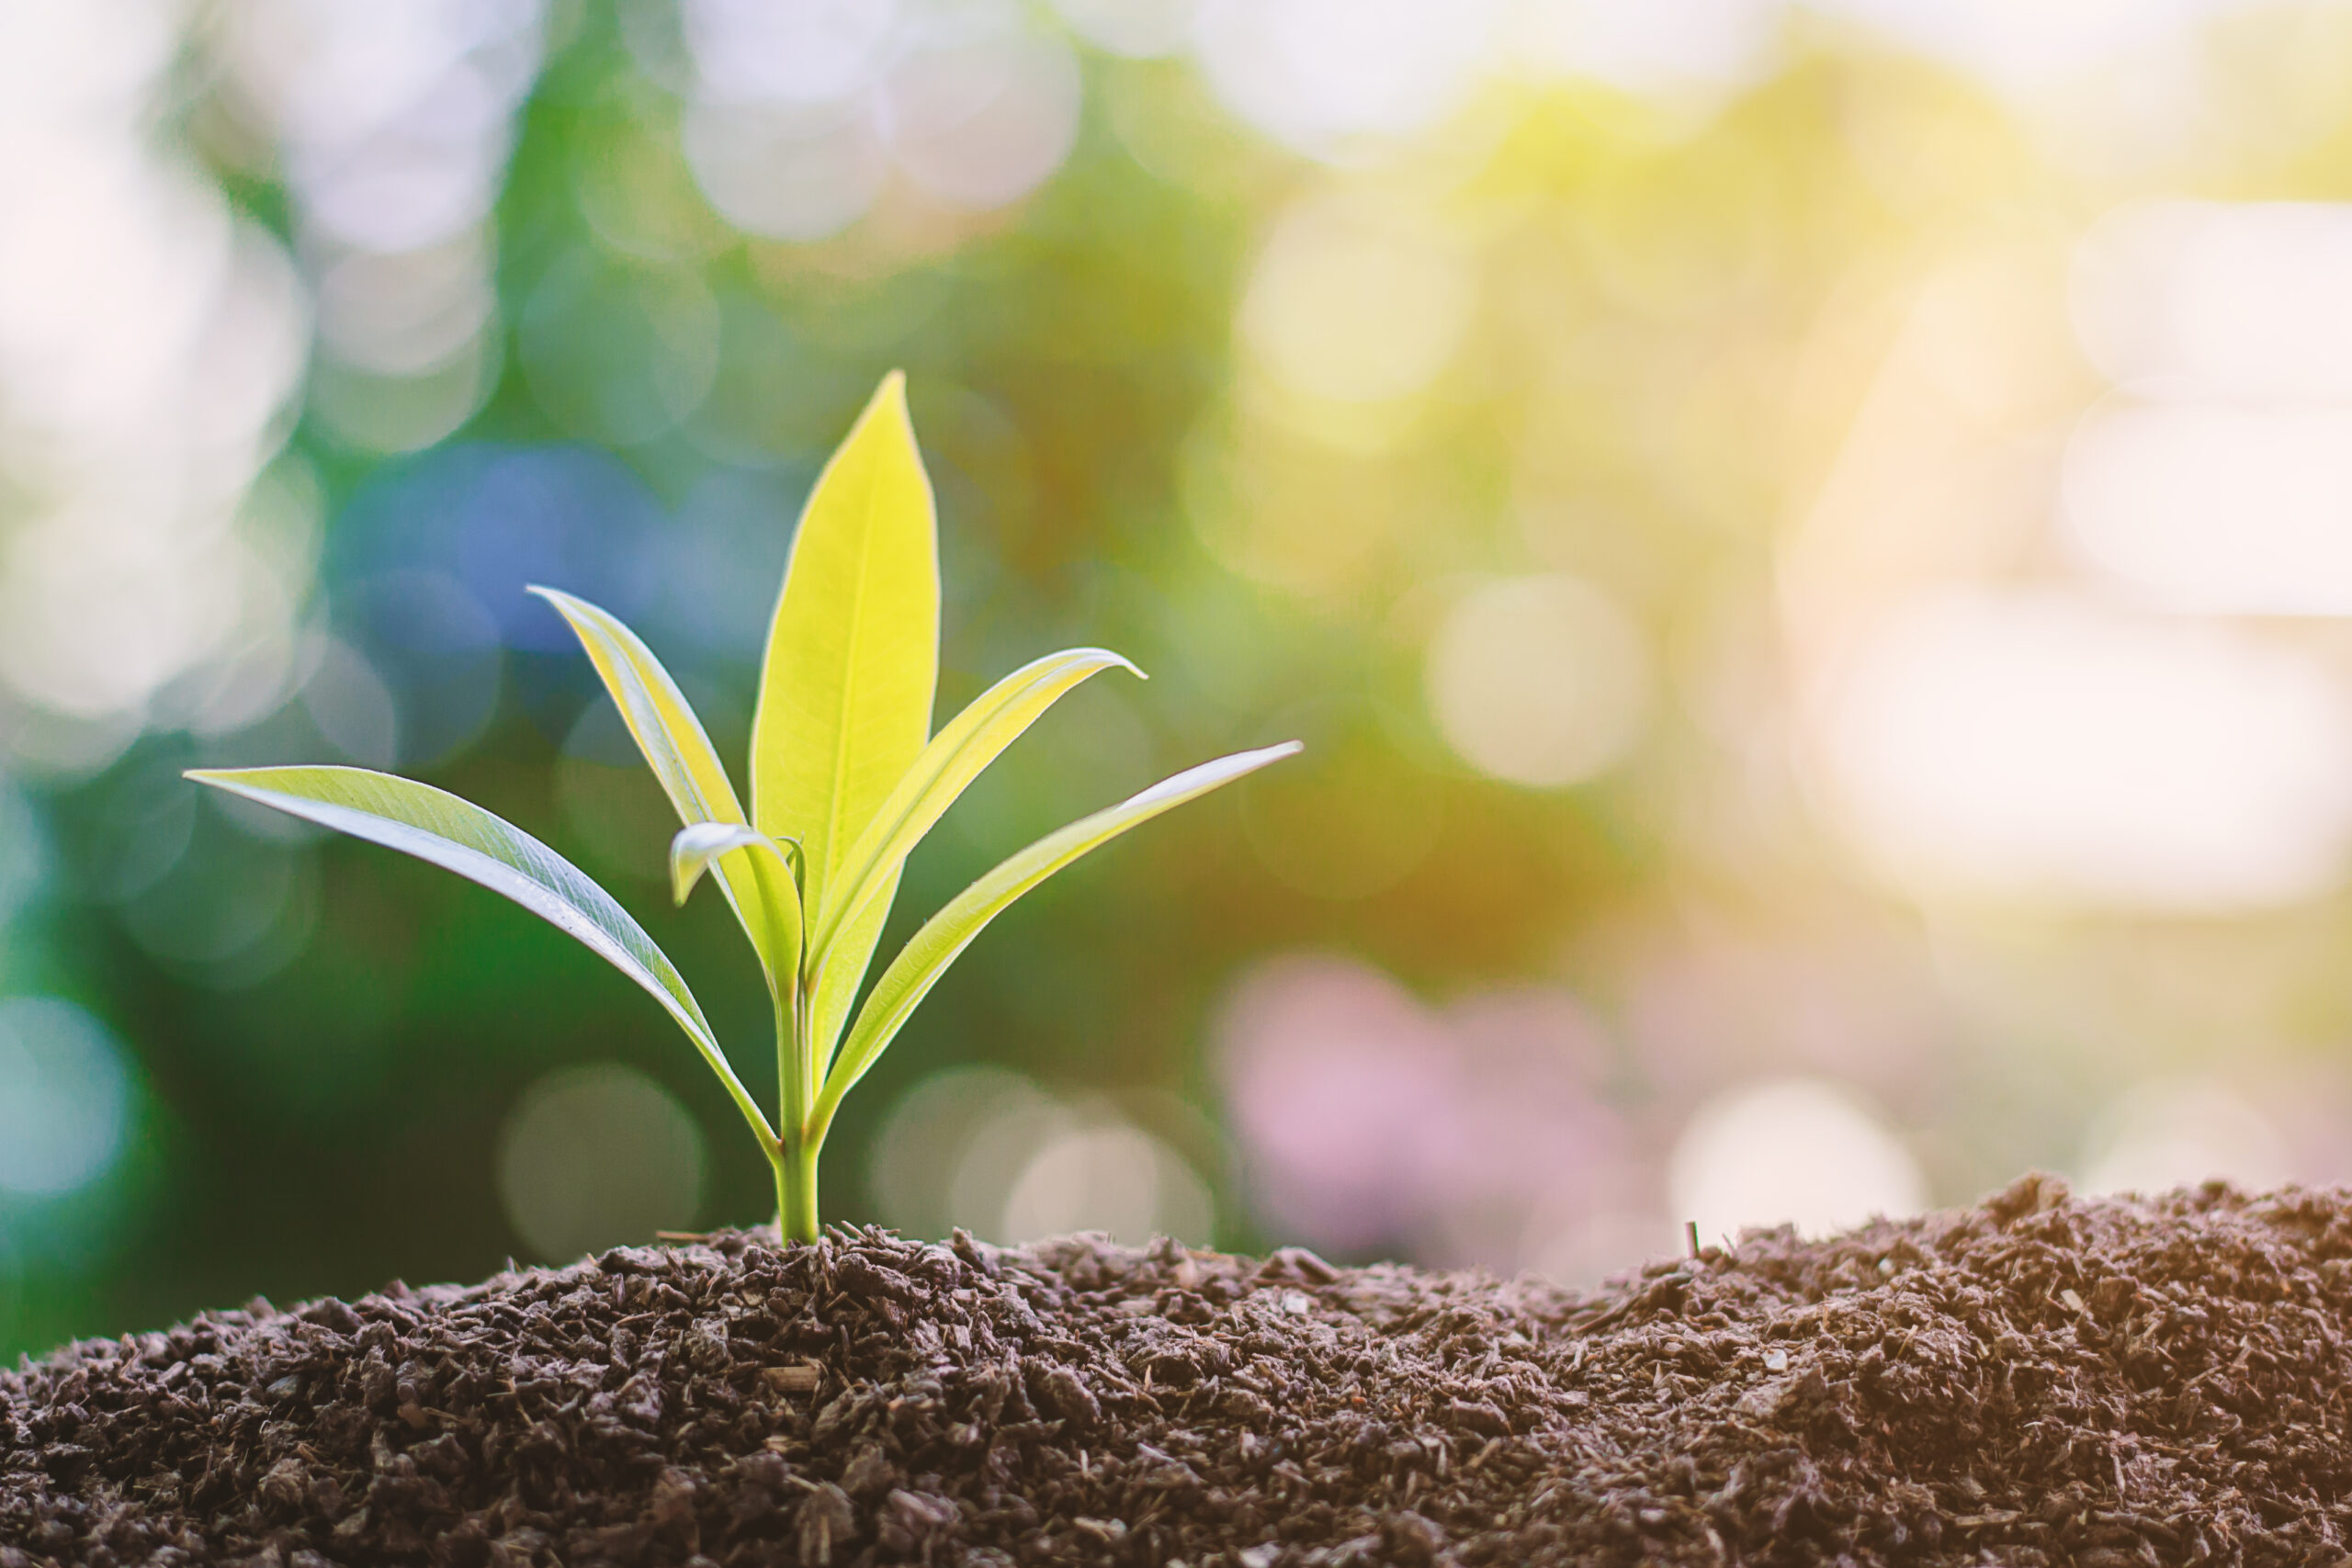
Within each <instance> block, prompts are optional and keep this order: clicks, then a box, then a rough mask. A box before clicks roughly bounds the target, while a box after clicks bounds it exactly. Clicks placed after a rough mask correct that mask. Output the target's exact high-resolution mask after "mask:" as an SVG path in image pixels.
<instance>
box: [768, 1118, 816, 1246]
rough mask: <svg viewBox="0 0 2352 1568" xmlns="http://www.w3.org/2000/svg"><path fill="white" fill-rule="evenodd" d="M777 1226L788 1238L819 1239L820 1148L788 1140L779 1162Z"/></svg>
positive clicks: (789, 1239) (799, 1141) (777, 1160)
mask: <svg viewBox="0 0 2352 1568" xmlns="http://www.w3.org/2000/svg"><path fill="white" fill-rule="evenodd" d="M775 1213H776V1228H777V1229H778V1230H780V1231H782V1232H783V1233H784V1239H785V1240H786V1241H814V1240H816V1239H817V1149H816V1145H813V1144H809V1143H804V1142H802V1141H801V1140H799V1139H798V1138H794V1139H791V1140H789V1141H787V1142H786V1145H785V1146H784V1148H783V1150H782V1151H781V1152H780V1153H779V1154H778V1155H777V1156H776V1162H775Z"/></svg>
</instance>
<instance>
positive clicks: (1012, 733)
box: [810, 648, 1143, 974]
mask: <svg viewBox="0 0 2352 1568" xmlns="http://www.w3.org/2000/svg"><path fill="white" fill-rule="evenodd" d="M1114 666H1116V667H1117V668H1119V669H1122V670H1125V671H1129V672H1131V673H1133V674H1134V675H1135V676H1136V678H1137V679H1138V680H1140V679H1142V678H1143V671H1140V670H1137V669H1136V667H1135V666H1134V665H1132V664H1130V663H1128V662H1127V661H1126V660H1124V659H1122V658H1120V657H1119V656H1118V655H1117V654H1115V653H1112V652H1110V651H1108V650H1107V649H1100V648H1075V649H1068V650H1066V651H1064V652H1061V653H1049V654H1047V655H1046V657H1045V658H1043V659H1040V660H1035V662H1033V663H1030V664H1027V665H1024V666H1023V667H1022V668H1021V669H1019V670H1016V671H1013V672H1012V674H1010V675H1007V676H1006V677H1005V678H1004V679H1003V680H1001V681H999V682H997V683H996V684H995V685H993V686H990V687H989V689H988V690H987V691H986V692H983V693H982V694H980V695H979V696H978V697H976V698H975V699H973V701H972V704H971V705H970V706H968V707H967V708H966V709H965V710H964V711H963V712H962V713H959V714H957V715H956V716H955V717H954V718H953V719H951V720H950V721H949V722H948V723H947V724H946V726H945V727H944V728H942V729H941V730H940V732H939V733H938V734H937V735H934V736H933V737H932V738H931V744H930V745H928V746H926V747H924V748H923V749H922V755H920V756H918V757H917V758H916V759H915V761H914V765H913V766H912V767H910V768H909V769H908V770H907V772H906V775H905V776H904V777H903V778H901V779H900V780H899V784H898V787H897V788H896V789H893V790H892V791H891V792H890V796H889V798H888V800H885V801H884V802H883V803H882V806H881V808H880V809H879V810H877V811H876V812H875V814H874V820H873V821H871V822H869V823H867V824H866V827H865V832H863V833H861V834H859V835H858V840H857V843H856V845H855V847H854V848H853V849H852V850H851V851H850V852H849V855H848V857H847V858H846V859H845V860H844V861H843V863H842V864H843V867H844V872H843V878H842V881H841V882H839V883H837V884H836V885H835V888H836V890H837V892H838V894H839V897H835V898H834V899H833V900H832V902H831V906H830V907H829V908H823V909H820V910H819V911H818V913H817V920H816V932H815V935H814V937H813V938H812V939H811V941H810V950H811V953H812V954H813V958H812V962H813V963H814V964H816V965H817V968H818V971H819V972H820V974H821V973H822V972H823V968H824V964H825V957H826V952H827V950H828V949H829V948H830V947H831V943H832V942H833V939H834V935H835V933H836V932H838V931H841V930H842V928H843V927H844V926H845V925H847V924H848V923H849V922H850V921H853V920H854V919H856V918H857V917H858V916H859V915H862V914H864V913H865V909H866V908H867V907H868V906H869V904H870V903H871V902H872V901H873V900H874V899H876V898H877V897H879V896H880V894H881V891H882V887H883V885H884V884H885V882H887V881H888V879H889V878H890V877H891V876H892V874H895V873H896V872H897V871H898V869H899V866H901V865H902V864H904V863H905V862H906V858H907V856H909V855H910V854H911V853H913V852H914V848H915V846H916V845H917V844H919V843H921V842H922V837H923V835H924V834H926V833H928V832H930V831H931V829H932V828H933V825H935V824H936V823H937V822H938V821H939V818H940V817H941V816H942V815H943V814H944V812H945V811H946V810H947V808H948V807H950V806H952V805H954V804H955V802H956V796H958V795H962V794H963V793H964V791H965V790H966V789H967V787H969V786H970V784H971V783H972V781H973V780H974V779H976V778H978V776H979V775H980V772H981V770H982V769H984V768H986V767H987V766H988V765H989V763H990V762H992V761H996V759H997V757H998V756H999V755H1000V754H1001V753H1002V752H1003V750H1004V749H1005V748H1006V747H1008V746H1010V745H1012V742H1013V741H1014V740H1016V739H1019V738H1020V736H1021V734H1022V732H1023V730H1025V729H1027V728H1029V727H1030V726H1031V725H1033V724H1035V722H1036V721H1037V719H1038V718H1039V717H1040V716H1042V715H1043V714H1044V713H1045V711H1046V709H1047V708H1049V707H1051V706H1053V705H1054V704H1055V703H1056V702H1057V701H1059V700H1060V698H1061V697H1062V695H1063V694H1065V693H1067V692H1069V691H1070V690H1072V689H1073V688H1075V687H1076V686H1077V685H1078V684H1079V683H1080V682H1082V681H1084V680H1086V679H1087V678H1088V677H1089V676H1091V675H1095V674H1098V673H1100V672H1101V671H1105V670H1108V669H1111V668H1113V667H1114Z"/></svg>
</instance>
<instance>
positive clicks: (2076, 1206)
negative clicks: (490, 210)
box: [0, 1178, 2352, 1568]
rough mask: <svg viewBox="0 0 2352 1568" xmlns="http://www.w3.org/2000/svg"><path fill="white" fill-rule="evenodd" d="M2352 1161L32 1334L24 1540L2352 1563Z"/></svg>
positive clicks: (698, 1567)
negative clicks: (1630, 1261) (1871, 1217)
mask: <svg viewBox="0 0 2352 1568" xmlns="http://www.w3.org/2000/svg"><path fill="white" fill-rule="evenodd" d="M2348 1308H2352V1193H2346V1192H2341V1191H2328V1192H2318V1191H2302V1190H2289V1191H2286V1192H2283V1193H2280V1194H2277V1195H2274V1196H2270V1197H2264V1198H2248V1197H2245V1196H2242V1195H2240V1194H2237V1193H2234V1192H2232V1191H2229V1190H2225V1189H2222V1188H2221V1187H2219V1186H2214V1187H2210V1188H2207V1189H2205V1190H2201V1191H2199V1192H2194V1193H2183V1194H2177V1195H2175V1196H2173V1197H2170V1198H2167V1199H2165V1200H2162V1201H2154V1202H2148V1203H2137V1202H2106V1201H2101V1202H2076V1201H2071V1200H2069V1199H2068V1198H2067V1197H2066V1195H2065V1190H2064V1187H2062V1186H2061V1185H2059V1184H2058V1183H2056V1182H2055V1181H2052V1180H2050V1179H2033V1178H2029V1179H2026V1180H2024V1181H2021V1182H2019V1183H2018V1184H2017V1185H2016V1186H2014V1187H2012V1188H2010V1189H2009V1190H2007V1191H2005V1192H2003V1193H2001V1194H1999V1195H1998V1196H1996V1197H1995V1198H1993V1199H1992V1200H1990V1201H1988V1202H1986V1203H1985V1206H1984V1207H1982V1208H1979V1209H1973V1210H1964V1211H1958V1212H1954V1213H1942V1214H1935V1215H1930V1216H1928V1217H1927V1218H1924V1219H1921V1220H1917V1221H1911V1222H1905V1223H1900V1224H1891V1223H1882V1224H1873V1225H1871V1226H1870V1227H1868V1228H1867V1229H1865V1230H1862V1231H1860V1232H1858V1233H1856V1234H1854V1235H1848V1236H1843V1237H1840V1238H1838V1239H1837V1240H1834V1241H1829V1242H1825V1243H1815V1244H1806V1243H1800V1242H1798V1241H1796V1240H1794V1239H1793V1238H1792V1237H1791V1236H1790V1235H1786V1234H1785V1233H1778V1234H1770V1235H1766V1234H1759V1233H1751V1234H1750V1235H1748V1236H1747V1237H1746V1238H1745V1239H1743V1240H1742V1241H1741V1243H1740V1244H1739V1246H1738V1247H1737V1249H1736V1252H1733V1253H1728V1254H1726V1253H1718V1252H1710V1253H1709V1254H1707V1255H1706V1256H1705V1257H1704V1258H1701V1259H1698V1260H1695V1261H1691V1262H1687V1263H1681V1264H1676V1265H1670V1266H1658V1267H1654V1268H1652V1269H1648V1270H1646V1271H1645V1273H1643V1274H1642V1275H1640V1276H1639V1277H1637V1278H1634V1279H1632V1280H1627V1281H1624V1282H1623V1283H1622V1284H1620V1285H1617V1286H1615V1287H1612V1288H1611V1289H1609V1290H1606V1291H1604V1292H1601V1293H1600V1294H1599V1295H1596V1296H1586V1297H1577V1296H1571V1295H1567V1294H1565V1293H1560V1292H1554V1291H1551V1290H1549V1289H1547V1288H1544V1287H1542V1286H1538V1285H1533V1284H1529V1283H1517V1284H1498V1283H1496V1282H1495V1281H1493V1280H1488V1279H1485V1278H1482V1277H1478V1276H1474V1275H1461V1274H1430V1273H1419V1272H1416V1271H1413V1270H1410V1269H1397V1268H1388V1267H1384V1268H1375V1269H1334V1268H1332V1267H1330V1266H1329V1265H1326V1264H1324V1263H1322V1262H1321V1261H1320V1260H1318V1259H1317V1258H1313V1257H1312V1256H1310V1255H1307V1254H1305V1253H1298V1252H1284V1253H1277V1254H1275V1255H1274V1256H1273V1257H1272V1258H1268V1259H1264V1260H1262V1261H1261V1260H1255V1259H1250V1258H1230V1257H1224V1256H1219V1255H1214V1254H1202V1253H1188V1252H1185V1251H1182V1250H1181V1249H1179V1248H1177V1247H1173V1246H1171V1245H1169V1244H1165V1243H1163V1244H1161V1245H1159V1246H1158V1247H1153V1248H1151V1249H1150V1250H1148V1251H1141V1252H1138V1251H1133V1250H1122V1249H1119V1248H1115V1247H1109V1246H1105V1245H1098V1244H1096V1243H1094V1242H1091V1241H1088V1240H1084V1239H1080V1240H1075V1241H1065V1242H1055V1243H1048V1244H1045V1245H1042V1246H1039V1247H1031V1248H1024V1249H1020V1250H1014V1251H998V1250H995V1249H993V1248H990V1247H984V1246H980V1245H977V1244H975V1243H972V1242H970V1241H969V1240H967V1239H965V1238H962V1237H959V1238H958V1239H957V1240H956V1243H955V1245H954V1246H952V1247H942V1246H929V1247H926V1246H920V1245H917V1244H915V1243H912V1242H907V1241H901V1240H899V1239H897V1238H895V1237H892V1236H889V1235H884V1234H882V1233H878V1232H859V1233H846V1232H845V1233H841V1234H838V1235H835V1236H833V1237H832V1238H831V1239H829V1240H827V1241H824V1242H821V1243H820V1244H818V1245H816V1246H813V1247H793V1248H788V1249H785V1250H781V1251H779V1250H778V1249H777V1248H776V1247H775V1246H773V1245H772V1244H770V1243H769V1242H767V1241H765V1240H763V1239H761V1238H760V1237H758V1236H756V1235H722V1236H718V1237H714V1238H712V1240H711V1241H710V1242H709V1243H708V1245H695V1246H687V1247H677V1248H673V1249H664V1250H656V1249H643V1248H621V1249H619V1250H616V1251H614V1252H609V1253H606V1254H605V1256H603V1257H602V1258H596V1259H594V1260H593V1261H583V1262H582V1263H579V1264H577V1265H575V1266H573V1267H571V1268H570V1269H560V1270H554V1271H539V1270H533V1271H527V1272H522V1273H512V1274H503V1275H501V1276H499V1277H498V1278H497V1279H495V1280H491V1281H490V1282H488V1283H487V1284H483V1285H478V1286H475V1287H473V1288H470V1289H465V1290H459V1289H455V1288H448V1287H435V1288H433V1289H430V1290H422V1291H410V1290H406V1289H403V1288H401V1287H398V1286H395V1287H393V1288H391V1289H390V1290H388V1291H386V1292H384V1293H382V1294H380V1295H376V1296H370V1297H368V1299H366V1300H364V1301H360V1302H356V1303H350V1304H348V1305H346V1304H345V1303H340V1302H334V1301H327V1302H319V1303H312V1304H311V1305H309V1306H305V1307H301V1308H298V1309H297V1310H295V1311H293V1312H291V1313H279V1312H276V1311H273V1310H271V1309H270V1308H269V1307H268V1306H267V1304H266V1303H254V1305H253V1306H252V1307H250V1308H249V1309H248V1310H246V1311H244V1312H232V1313H224V1314H219V1315H217V1316H211V1317H205V1318H200V1319H198V1321H197V1322H195V1323H193V1324H190V1325H187V1326H186V1327H182V1328H176V1329H174V1330H172V1331H170V1332H169V1333H164V1334H144V1335H136V1336H131V1337H126V1338H125V1339H123V1340H121V1341H119V1342H113V1341H107V1342H96V1343H90V1344H84V1345H78V1346H74V1347H73V1348H69V1349H67V1350H65V1351H62V1352H61V1353H60V1354H58V1355H57V1356H55V1357H53V1358H51V1359H49V1360H47V1361H45V1362H42V1363H40V1364H38V1365H32V1366H28V1367H27V1368H26V1369H25V1370H23V1371H20V1372H17V1373H13V1374H6V1375H0V1568H24V1565H25V1564H27V1563H28V1562H87V1563H96V1564H115V1563H123V1564H129V1563H134V1562H151V1563H155V1564H168V1563H175V1562H205V1561H219V1560H238V1559H243V1560H248V1561H251V1562H254V1563H257V1564H269V1565H271V1568H277V1565H281V1564H282V1565H283V1568H321V1565H322V1564H324V1563H327V1562H340V1563H346V1564H367V1563H417V1564H426V1563H430V1564H435V1565H439V1564H448V1565H454V1568H472V1565H475V1564H481V1563H497V1564H502V1565H503V1564H523V1563H526V1562H528V1563H566V1564H591V1563H599V1562H614V1563H691V1564H694V1565H695V1568H702V1565H703V1564H704V1563H706V1562H712V1563H720V1564H729V1565H733V1564H762V1563H807V1564H820V1563H822V1564H842V1565H855V1564H865V1563H868V1562H929V1563H938V1564H945V1563H965V1564H1009V1563H1016V1562H1017V1563H1032V1562H1052V1563H1063V1562H1072V1563H1075V1562H1087V1563H1136V1564H1147V1563H1148V1564H1170V1563H1175V1562H1180V1561H1181V1562H1183V1563H1185V1564H1187V1565H1189V1568H1206V1565H1207V1564H1211V1563H1216V1564H1231V1565H1235V1568H1267V1565H1270V1564H1340V1563H1391V1562H1393V1563H1414V1564H1422V1563H1432V1562H1438V1563H1442V1562H1462V1563H1498V1564H1502V1563H1555V1562H1580V1563H1581V1562H1598V1563H1627V1564H1632V1563H1636V1562H1662V1563H1707V1564H1716V1563H1754V1564H1776V1563H1814V1562H1855V1563H1871V1562H1890V1563H1892V1562H1913V1563H1963V1562H1968V1563H1977V1562H2000V1563H2041V1562H2050V1563H2056V1562H2071V1563H2076V1564H2081V1565H2083V1568H2120V1565H2122V1564H2126V1563H2149V1564H2168V1563H2183V1562H2209V1561H2211V1562H2250V1563H2272V1562H2277V1563H2290V1562H2291V1563H2307V1562H2345V1561H2346V1553H2345V1551H2343V1545H2344V1542H2345V1541H2346V1537H2347V1534H2352V1445H2347V1442H2346V1434H2347V1430H2352V1411H2347V1408H2346V1382H2347V1377H2352V1345H2348V1344H2347V1341H2346V1332H2345V1327H2346V1311H2347V1309H2348Z"/></svg>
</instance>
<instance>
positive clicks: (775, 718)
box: [752, 371, 939, 972]
mask: <svg viewBox="0 0 2352 1568" xmlns="http://www.w3.org/2000/svg"><path fill="white" fill-rule="evenodd" d="M938 671H939V547H938V540H937V531H936V526H935V524H934V521H933V505H932V494H931V481H930V479H928V478H927V477H925V475H924V473H923V468H922V457H921V455H920V454H919V453H918V452H917V451H916V449H915V438H914V427H913V425H912V424H911V423H910V422H909V420H908V417H907V399H906V383H905V378H903V377H901V376H900V375H899V374H898V373H897V372H896V371H893V372H892V373H891V374H890V375H889V376H888V377H886V378H884V379H883V382H882V385H881V387H880V389H878V390H876V392H875V394H874V399H873V400H872V401H871V402H869V403H868V404H867V405H866V407H865V412H864V413H862V414H861V415H859V416H858V421H857V423H856V426H855V427H854V429H852V430H851V432H850V434H849V437H848V439H847V440H845V441H843V442H842V446H841V449H840V450H839V451H837V452H835V453H834V454H833V457H832V460H831V462H829V463H827V464H826V465H825V471H824V473H823V474H822V475H821V476H820V477H819V479H818V480H817V485H816V489H815V490H814V491H812V492H811V493H810V494H809V504H808V506H807V507H806V508H805V509H804V510H803V511H802V513H801V515H800V526H799V531H798V532H797V534H796V535H795V536H794V538H793V543H792V563H791V565H790V566H789V567H788V568H787V569H786V572H785V579H784V591H783V593H782V595H781V596H780V597H779V599H778V600H777V604H776V612H775V624H774V625H773V626H772V627H771V628H770V630H769V634H768V646H767V654H766V658H765V660H764V663H763V669H762V671H761V674H760V697H759V708H758V711H757V713H756V714H755V716H753V720H752V824H753V826H755V827H757V828H758V829H760V831H762V832H763V833H766V834H768V835H769V836H770V837H772V838H795V839H797V840H799V841H800V844H801V851H802V855H803V861H802V876H803V883H802V896H803V897H804V898H805V899H806V900H807V902H808V905H809V908H814V909H822V908H826V907H827V900H828V899H829V898H830V897H831V892H830V891H829V890H830V889H831V887H832V886H833V885H834V883H835V881H836V880H837V878H838V875H839V872H840V869H841V867H842V864H843V863H844V860H845V858H846V856H847V854H848V852H849V850H850V848H851V846H852V845H853V844H854V843H855V842H856V840H857V836H858V834H859V833H860V832H862V831H863V830H864V829H865V824H866V822H867V821H868V820H869V819H870V818H872V817H873V815H874V811H875V808H876V807H878V806H880V805H881V804H882V802H883V800H884V799H885V798H886V797H887V796H888V795H889V793H890V791H891V789H892V787H893V786H895V785H896V784H898V782H899V777H900V775H901V774H903V773H905V772H906V771H907V768H908V765H909V764H910V763H911V762H913V761H914V760H915V758H916V757H917V756H918V755H919V754H920V753H921V752H922V748H923V743H924V741H925V740H926V739H928V738H929V736H930V733H931V703H932V694H933V686H934V685H935V683H936V681H937V678H938ZM837 946H839V949H840V951H839V952H838V953H836V955H835V962H836V963H839V962H842V960H844V959H849V958H850V957H851V955H850V953H849V952H848V948H847V945H846V944H841V943H839V942H838V939H837ZM868 951H869V953H870V951H871V950H870V947H869V949H868ZM852 966H854V967H855V968H857V969H858V970H860V971H861V972H862V971H863V969H864V963H863V960H862V958H858V959H854V960H853V961H852Z"/></svg>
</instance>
